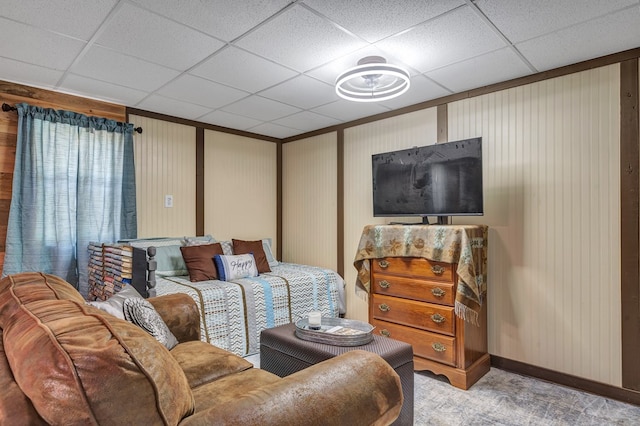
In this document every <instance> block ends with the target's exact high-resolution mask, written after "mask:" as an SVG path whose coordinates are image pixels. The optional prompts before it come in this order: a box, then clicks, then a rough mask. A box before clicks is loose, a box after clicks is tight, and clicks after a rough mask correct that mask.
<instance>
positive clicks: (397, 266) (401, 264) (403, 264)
mask: <svg viewBox="0 0 640 426" xmlns="http://www.w3.org/2000/svg"><path fill="white" fill-rule="evenodd" d="M371 271H372V272H373V273H374V274H377V273H386V274H394V275H402V276H406V277H414V278H427V279H430V280H437V281H445V282H449V283H453V277H454V271H453V265H452V264H451V263H443V262H432V261H430V260H427V259H424V258H418V257H386V258H384V259H372V260H371Z"/></svg>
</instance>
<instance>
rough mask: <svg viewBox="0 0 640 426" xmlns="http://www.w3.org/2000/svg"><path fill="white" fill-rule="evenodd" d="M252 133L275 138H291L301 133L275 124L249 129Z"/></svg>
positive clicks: (265, 124)
mask: <svg viewBox="0 0 640 426" xmlns="http://www.w3.org/2000/svg"><path fill="white" fill-rule="evenodd" d="M249 131H250V132H253V133H258V134H260V135H266V136H271V137H274V138H281V139H282V138H288V137H289V136H295V135H297V134H298V133H300V131H299V130H296V129H291V128H289V127H285V126H279V125H277V124H273V123H264V124H260V125H259V126H255V127H252V128H251V129H249Z"/></svg>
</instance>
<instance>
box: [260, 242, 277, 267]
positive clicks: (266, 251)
mask: <svg viewBox="0 0 640 426" xmlns="http://www.w3.org/2000/svg"><path fill="white" fill-rule="evenodd" d="M262 248H263V250H264V254H265V256H266V257H267V263H269V267H270V268H273V267H274V266H278V261H277V260H276V257H275V256H274V255H273V252H272V251H271V238H264V239H263V240H262Z"/></svg>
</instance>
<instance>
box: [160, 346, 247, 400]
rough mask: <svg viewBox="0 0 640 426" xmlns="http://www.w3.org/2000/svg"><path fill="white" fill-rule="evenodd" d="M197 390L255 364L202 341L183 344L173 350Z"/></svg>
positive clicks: (190, 382) (192, 386)
mask: <svg viewBox="0 0 640 426" xmlns="http://www.w3.org/2000/svg"><path fill="white" fill-rule="evenodd" d="M171 355H173V357H174V358H175V359H176V360H177V361H178V364H180V367H181V368H182V371H184V374H185V375H186V376H187V380H188V381H189V386H191V388H192V389H193V388H195V387H198V386H201V385H203V384H205V383H209V382H212V381H214V380H217V379H219V378H221V377H225V376H228V375H229V374H233V373H237V372H239V371H244V370H248V369H250V368H253V364H251V363H250V362H249V361H247V360H246V359H244V358H241V357H239V356H237V355H235V354H233V353H231V352H228V351H225V350H224V349H220V348H218V347H216V346H213V345H211V344H209V343H206V342H202V341H194V342H185V343H181V344H179V345H178V346H176V347H175V348H173V349H172V350H171Z"/></svg>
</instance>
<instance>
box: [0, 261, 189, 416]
mask: <svg viewBox="0 0 640 426" xmlns="http://www.w3.org/2000/svg"><path fill="white" fill-rule="evenodd" d="M0 328H2V330H3V334H4V350H5V353H6V357H7V360H8V363H9V365H10V367H11V371H12V372H13V374H14V378H15V381H16V383H18V385H19V386H20V388H21V389H22V391H23V392H24V393H25V395H27V397H28V398H29V399H30V400H31V403H32V404H33V406H34V407H35V409H36V410H37V411H38V413H39V414H40V416H42V418H43V419H44V420H45V421H46V422H47V423H50V424H101V425H116V424H118V425H121V424H177V423H179V422H180V420H181V419H182V418H183V417H185V416H187V415H189V414H191V413H192V412H193V410H194V400H193V395H192V393H191V390H190V388H189V384H188V382H187V378H186V376H185V375H184V372H183V371H182V369H181V368H180V366H179V365H178V363H177V361H176V360H175V359H174V358H173V357H172V356H171V354H170V353H169V351H167V349H166V348H165V347H164V346H162V345H161V344H160V343H158V342H157V341H156V340H155V339H154V338H153V337H151V336H150V335H149V334H147V333H146V332H145V331H144V330H142V329H140V328H139V327H137V326H135V325H133V324H130V323H128V322H126V321H123V320H120V319H118V318H115V317H113V316H111V315H103V314H102V312H101V311H100V310H99V309H97V308H94V307H92V306H89V305H87V304H85V302H84V299H83V298H82V296H80V294H79V293H78V292H77V291H76V290H75V289H74V288H73V287H72V286H71V285H70V284H68V283H67V282H65V281H64V280H62V279H60V278H58V277H55V276H52V275H46V274H40V273H21V274H16V275H10V276H7V277H5V278H3V279H2V280H0Z"/></svg>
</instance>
